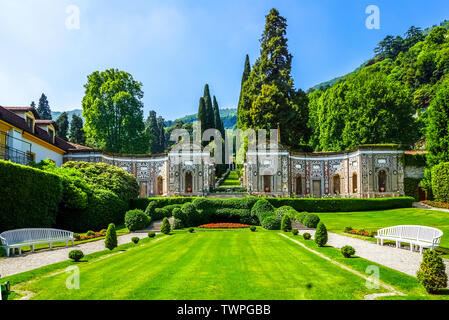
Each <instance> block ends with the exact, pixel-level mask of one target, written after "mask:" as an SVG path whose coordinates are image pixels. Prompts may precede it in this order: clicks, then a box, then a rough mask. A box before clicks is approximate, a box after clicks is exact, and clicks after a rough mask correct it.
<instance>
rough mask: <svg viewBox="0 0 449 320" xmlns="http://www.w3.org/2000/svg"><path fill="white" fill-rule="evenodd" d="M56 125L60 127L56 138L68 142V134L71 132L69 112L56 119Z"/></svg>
mask: <svg viewBox="0 0 449 320" xmlns="http://www.w3.org/2000/svg"><path fill="white" fill-rule="evenodd" d="M56 125H57V126H58V130H56V136H57V137H59V138H61V139H64V140H67V133H68V130H69V117H68V115H67V112H63V113H61V115H60V116H59V117H58V119H56Z"/></svg>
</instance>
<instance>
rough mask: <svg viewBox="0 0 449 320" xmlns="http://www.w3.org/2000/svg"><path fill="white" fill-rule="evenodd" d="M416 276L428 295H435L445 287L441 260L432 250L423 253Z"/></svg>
mask: <svg viewBox="0 0 449 320" xmlns="http://www.w3.org/2000/svg"><path fill="white" fill-rule="evenodd" d="M416 275H417V276H418V280H419V282H421V284H422V285H423V287H424V288H425V289H426V291H427V292H428V293H437V292H438V290H439V289H442V288H446V287H447V274H446V271H445V266H444V263H443V259H441V257H440V256H438V254H437V253H436V252H435V251H434V250H432V251H427V252H424V257H423V260H422V262H421V267H420V268H419V271H418V272H417V273H416Z"/></svg>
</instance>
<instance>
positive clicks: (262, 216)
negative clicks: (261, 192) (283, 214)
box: [251, 198, 281, 230]
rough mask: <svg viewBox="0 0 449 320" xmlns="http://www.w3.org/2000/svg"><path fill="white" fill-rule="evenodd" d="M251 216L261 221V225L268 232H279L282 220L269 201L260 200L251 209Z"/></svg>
mask: <svg viewBox="0 0 449 320" xmlns="http://www.w3.org/2000/svg"><path fill="white" fill-rule="evenodd" d="M251 216H252V217H257V218H258V219H259V222H260V225H261V226H262V227H263V228H265V229H267V230H279V229H280V228H281V220H280V219H279V217H278V216H277V215H276V212H275V209H274V207H273V205H272V204H271V203H270V202H269V201H268V200H267V199H263V198H262V199H260V200H258V201H257V202H256V203H255V204H254V206H253V207H252V209H251Z"/></svg>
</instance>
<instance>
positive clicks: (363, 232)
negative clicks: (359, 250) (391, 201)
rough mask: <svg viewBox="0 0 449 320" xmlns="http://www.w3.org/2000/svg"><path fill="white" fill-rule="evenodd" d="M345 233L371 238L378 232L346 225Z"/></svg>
mask: <svg viewBox="0 0 449 320" xmlns="http://www.w3.org/2000/svg"><path fill="white" fill-rule="evenodd" d="M345 233H349V234H355V235H358V236H363V237H370V238H374V236H376V234H377V232H375V231H366V230H364V229H360V230H357V229H352V228H351V227H346V228H345Z"/></svg>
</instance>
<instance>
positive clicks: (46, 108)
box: [37, 94, 51, 120]
mask: <svg viewBox="0 0 449 320" xmlns="http://www.w3.org/2000/svg"><path fill="white" fill-rule="evenodd" d="M37 113H39V117H40V118H41V119H42V120H51V109H50V105H49V103H48V99H47V96H46V95H45V94H42V95H41V97H40V98H39V104H38V106H37Z"/></svg>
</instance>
